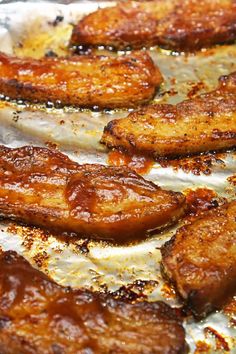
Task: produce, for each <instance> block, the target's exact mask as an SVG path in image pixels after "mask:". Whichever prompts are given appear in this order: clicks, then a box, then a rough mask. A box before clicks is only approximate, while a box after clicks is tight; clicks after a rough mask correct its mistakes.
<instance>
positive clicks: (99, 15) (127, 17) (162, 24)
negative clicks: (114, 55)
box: [71, 0, 236, 51]
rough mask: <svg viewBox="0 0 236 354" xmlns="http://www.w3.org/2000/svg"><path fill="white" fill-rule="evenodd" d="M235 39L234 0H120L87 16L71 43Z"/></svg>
mask: <svg viewBox="0 0 236 354" xmlns="http://www.w3.org/2000/svg"><path fill="white" fill-rule="evenodd" d="M235 39H236V2H235V0H223V1H222V0H172V1H171V0H155V1H146V2H139V1H138V2H135V1H131V2H125V3H124V2H121V3H119V4H118V5H116V6H114V7H109V8H105V9H99V10H97V11H95V12H93V13H91V14H89V15H87V16H85V17H84V18H83V19H82V20H81V21H80V22H79V23H78V25H76V26H75V27H74V30H73V33H72V37H71V44H72V45H84V46H97V45H106V46H112V47H114V48H117V49H124V48H126V47H132V48H141V47H144V46H146V47H148V46H152V45H160V46H162V47H165V48H167V49H172V50H178V51H193V50H197V49H200V48H203V47H208V46H212V45H214V44H220V43H225V42H232V41H234V40H235Z"/></svg>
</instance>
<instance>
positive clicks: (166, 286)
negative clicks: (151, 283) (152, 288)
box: [161, 284, 176, 300]
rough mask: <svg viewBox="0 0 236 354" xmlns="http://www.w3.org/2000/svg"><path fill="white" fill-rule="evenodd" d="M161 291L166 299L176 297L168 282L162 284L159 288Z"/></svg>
mask: <svg viewBox="0 0 236 354" xmlns="http://www.w3.org/2000/svg"><path fill="white" fill-rule="evenodd" d="M161 293H162V295H163V296H164V297H165V298H166V299H167V300H170V299H175V298H176V292H175V290H174V288H173V287H172V286H171V285H170V284H164V285H163V286H162V288H161Z"/></svg>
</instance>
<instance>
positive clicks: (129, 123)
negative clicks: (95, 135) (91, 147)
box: [101, 72, 236, 157]
mask: <svg viewBox="0 0 236 354" xmlns="http://www.w3.org/2000/svg"><path fill="white" fill-rule="evenodd" d="M101 142H102V143H104V144H106V145H107V146H108V147H110V148H112V147H115V148H123V149H126V150H128V151H135V152H137V151H138V152H140V153H142V154H147V155H152V156H153V157H158V156H179V155H187V154H196V153H200V152H204V151H209V150H221V149H226V148H231V147H234V146H235V145H236V72H234V73H232V74H231V75H229V76H223V77H221V78H220V79H219V87H218V89H217V90H215V91H212V92H209V93H206V94H203V95H200V96H198V97H196V98H193V99H189V100H186V101H183V102H181V103H178V104H177V105H175V106H174V105H170V104H157V105H150V106H148V107H146V108H143V109H140V110H139V111H137V112H133V113H130V114H129V115H128V117H127V118H124V119H115V120H113V121H111V122H109V123H108V125H107V126H106V127H105V129H104V133H103V136H102V140H101Z"/></svg>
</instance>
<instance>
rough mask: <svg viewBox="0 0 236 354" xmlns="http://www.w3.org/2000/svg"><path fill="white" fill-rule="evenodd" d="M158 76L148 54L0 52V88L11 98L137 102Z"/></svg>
mask: <svg viewBox="0 0 236 354" xmlns="http://www.w3.org/2000/svg"><path fill="white" fill-rule="evenodd" d="M161 82H162V76H161V74H160V72H159V70H158V68H157V67H155V65H154V63H153V61H152V59H151V58H150V56H149V55H148V54H147V53H145V52H135V53H133V54H131V55H123V56H119V57H108V56H95V55H90V56H86V55H85V56H74V57H71V58H67V59H66V58H43V59H32V58H17V57H12V56H9V55H7V54H3V53H0V93H2V94H4V95H5V96H9V97H10V98H14V99H25V100H28V101H34V102H48V101H51V102H54V103H59V104H61V105H74V106H82V107H99V108H119V107H135V106H137V105H139V104H143V103H146V102H148V101H149V100H150V99H151V98H152V97H153V95H154V94H155V91H156V88H157V87H158V86H159V85H160V83H161Z"/></svg>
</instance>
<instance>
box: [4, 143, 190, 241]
mask: <svg viewBox="0 0 236 354" xmlns="http://www.w3.org/2000/svg"><path fill="white" fill-rule="evenodd" d="M184 207H185V198H184V196H183V195H182V194H181V193H175V192H171V191H164V190H162V189H161V188H159V187H158V186H156V185H155V184H154V183H152V182H148V181H145V180H144V179H143V178H142V177H140V176H139V175H137V174H136V173H135V172H132V170H129V169H127V168H125V167H122V168H121V167H106V166H102V165H88V164H87V165H79V164H77V163H75V162H72V161H70V160H69V159H68V158H67V157H66V156H65V155H63V154H61V153H59V152H55V151H50V150H48V149H46V148H37V147H29V146H28V147H23V148H19V149H9V148H6V147H0V215H1V216H4V217H6V218H12V219H16V220H20V221H23V222H25V223H29V224H32V225H38V226H43V227H46V228H49V229H53V230H56V231H60V232H61V231H68V232H75V233H77V234H80V235H81V236H82V237H87V236H90V237H92V238H102V239H108V240H113V241H115V242H121V241H128V240H129V238H135V239H139V238H140V237H143V236H144V235H145V232H146V231H147V230H149V229H155V228H157V227H160V226H164V225H167V224H169V223H173V222H175V221H176V220H178V219H179V218H180V216H182V214H183V212H184Z"/></svg>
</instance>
